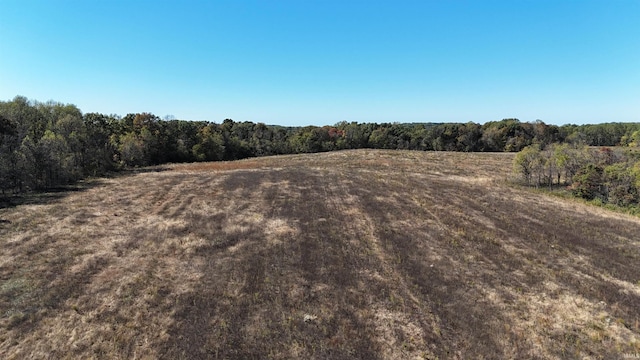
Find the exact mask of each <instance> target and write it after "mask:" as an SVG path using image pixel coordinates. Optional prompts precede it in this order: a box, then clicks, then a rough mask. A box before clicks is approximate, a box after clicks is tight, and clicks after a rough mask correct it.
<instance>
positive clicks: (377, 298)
mask: <svg viewBox="0 0 640 360" xmlns="http://www.w3.org/2000/svg"><path fill="white" fill-rule="evenodd" d="M511 160H512V155H511V154H463V153H429V152H426V153H425V152H403V151H373V150H358V151H345V152H335V153H325V154H310V155H295V156H280V157H270V158H262V159H252V160H246V161H239V162H233V163H210V164H189V165H172V166H170V167H169V168H170V169H169V170H166V171H161V172H141V173H137V174H133V175H131V176H123V177H118V178H113V179H102V180H100V181H99V182H96V183H94V184H92V186H88V187H87V188H86V189H85V190H84V191H76V192H70V193H68V194H64V196H61V197H56V198H49V199H47V198H45V199H46V201H42V202H40V203H38V202H31V203H26V204H24V205H20V206H17V207H13V208H5V209H0V219H2V220H3V221H2V222H0V246H1V247H2V252H1V253H0V357H1V358H3V359H23V358H110V359H111V358H122V359H125V358H126V359H132V358H165V359H180V358H183V359H194V358H220V359H231V358H237V359H251V358H275V359H289V358H331V359H341V358H343V359H351V358H363V359H378V358H379V359H403V358H406V359H409V358H411V359H414V358H440V359H449V358H461V359H466V358H540V359H551V358H576V359H578V358H580V359H583V358H587V359H589V358H592V359H599V358H603V359H604V358H606V359H611V358H622V357H625V356H631V355H635V354H639V353H640V335H639V331H640V324H639V322H640V286H639V285H640V283H639V281H640V261H639V260H640V235H639V234H640V220H639V219H637V218H633V217H629V216H626V215H622V214H616V213H610V212H607V211H605V210H602V209H598V208H594V207H590V206H587V205H584V204H581V203H579V202H573V201H569V200H562V199H558V198H554V197H547V196H545V195H541V194H538V193H534V192H531V191H528V190H526V189H520V188H516V187H512V186H510V185H509V184H508V183H507V182H506V181H505V180H506V179H507V178H508V176H509V171H510V169H511Z"/></svg>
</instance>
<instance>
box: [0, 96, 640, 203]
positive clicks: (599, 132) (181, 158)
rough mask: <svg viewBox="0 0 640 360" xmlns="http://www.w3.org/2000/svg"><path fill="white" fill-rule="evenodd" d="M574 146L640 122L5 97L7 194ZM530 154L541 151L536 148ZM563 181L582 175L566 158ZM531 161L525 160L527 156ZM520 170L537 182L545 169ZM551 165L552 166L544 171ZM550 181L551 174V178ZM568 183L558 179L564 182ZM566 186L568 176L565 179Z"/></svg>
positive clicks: (639, 130)
mask: <svg viewBox="0 0 640 360" xmlns="http://www.w3.org/2000/svg"><path fill="white" fill-rule="evenodd" d="M553 143H566V144H579V145H599V146H614V145H625V146H638V144H640V124H638V123H632V124H628V123H627V124H624V123H607V124H598V125H581V126H577V125H565V126H561V127H558V126H555V125H547V124H545V123H544V122H542V121H536V122H533V123H528V122H520V121H519V120H518V119H504V120H500V121H492V122H488V123H486V124H483V125H480V124H476V123H472V122H468V123H444V124H438V123H425V124H422V123H419V124H416V123H413V124H402V123H383V124H374V123H357V122H346V121H342V122H339V123H337V124H335V125H333V126H322V127H318V126H306V127H282V126H273V125H265V124H262V123H253V122H248V121H245V122H236V121H233V120H231V119H225V120H224V121H223V122H222V123H213V122H206V121H199V122H194V121H184V120H175V119H173V118H167V119H166V120H162V119H160V118H159V117H158V116H156V115H154V114H150V113H145V112H142V113H135V114H127V115H125V116H124V117H120V116H118V115H105V114H98V113H87V114H83V113H82V112H81V111H80V109H78V108H77V107H76V106H75V105H71V104H61V103H57V102H54V101H49V102H45V103H42V102H38V101H30V100H28V99H27V98H25V97H22V96H17V97H15V98H14V99H13V100H11V101H0V155H1V157H0V188H1V189H0V190H2V192H3V193H7V192H9V193H11V192H21V191H26V190H30V189H43V188H50V187H55V186H59V185H63V184H67V183H71V182H74V181H76V180H78V179H81V178H84V177H87V176H98V175H101V174H105V173H107V172H109V171H115V170H118V169H122V168H124V167H134V166H147V165H156V164H162V163H167V162H194V161H217V160H236V159H241V158H247V157H253V156H266V155H278V154H289V153H308V152H321V151H333V150H342V149H358V148H379V149H411V150H436V151H520V150H522V149H525V148H527V147H528V146H530V145H532V144H536V146H538V147H539V148H540V149H543V148H544V147H545V146H546V145H548V144H553ZM527 151H529V152H531V151H532V150H527ZM553 151H558V152H559V154H558V155H557V156H558V158H557V159H556V160H554V161H557V162H559V163H558V164H556V165H554V166H556V168H563V169H565V167H566V166H569V167H568V168H566V169H565V173H564V175H563V176H565V177H566V176H574V175H576V171H577V170H576V169H575V168H573V167H571V166H575V165H571V166H570V165H568V164H566V163H564V162H563V161H568V160H562V159H564V158H563V156H564V155H562V153H563V152H567V151H570V150H568V148H566V147H559V148H558V149H555V150H553ZM523 156H524V155H523ZM522 161H523V162H522V163H521V164H520V165H519V166H521V167H522V169H528V170H526V172H527V171H528V172H530V173H531V176H537V175H535V174H538V175H539V173H536V171H538V170H536V169H538V168H536V166H537V167H540V166H542V167H543V168H544V169H546V170H545V171H549V173H553V171H552V170H549V169H550V166H551V164H546V165H544V164H543V165H541V164H537V163H535V162H534V163H531V164H529V163H526V161H525V160H522ZM545 166H546V167H545ZM544 179H546V180H545V181H551V180H552V179H550V175H549V176H546V175H545V177H544ZM558 179H559V178H558ZM558 181H559V180H558Z"/></svg>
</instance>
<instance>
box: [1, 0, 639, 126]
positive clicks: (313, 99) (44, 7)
mask: <svg viewBox="0 0 640 360" xmlns="http://www.w3.org/2000/svg"><path fill="white" fill-rule="evenodd" d="M16 95H23V96H26V97H28V98H30V99H33V100H39V101H47V100H55V101H59V102H63V103H72V104H75V105H77V106H78V107H79V108H80V109H81V110H82V111H83V112H85V113H87V112H100V113H105V114H112V113H114V114H119V115H123V116H124V115H126V114H127V113H133V112H144V111H146V112H151V113H154V114H156V115H158V116H160V117H164V116H165V115H174V116H175V117H176V118H178V119H184V120H209V121H214V122H221V121H222V120H224V119H225V118H231V119H233V120H236V121H254V122H263V123H266V124H279V125H310V124H313V125H331V124H335V123H336V122H339V121H342V120H346V121H358V122H468V121H473V122H477V123H484V122H486V121H492V120H500V119H503V118H510V117H515V118H518V119H520V120H521V121H534V120H536V119H541V120H543V121H544V122H546V123H551V124H558V125H561V124H565V123H576V124H583V123H600V122H610V121H640V0H597V1H596V0H581V1H577V0H566V1H565V0H468V1H462V0H420V1H403V0H396V1H375V0H362V1H349V0H335V1H334V0H324V1H320V0H318V1H310V0H252V1H248V0H247V1H242V0H229V1H223V0H211V1H189V0H182V1H158V0H153V1H134V0H131V1H120V0H75V1H71V0H47V1H35V0H0V100H5V101H6V100H10V99H12V98H13V97H14V96H16Z"/></svg>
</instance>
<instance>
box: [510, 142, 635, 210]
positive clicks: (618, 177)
mask: <svg viewBox="0 0 640 360" xmlns="http://www.w3.org/2000/svg"><path fill="white" fill-rule="evenodd" d="M513 165H514V171H515V173H516V174H517V175H518V176H519V177H520V179H521V180H522V181H523V182H525V183H526V184H528V185H533V186H548V187H553V186H566V187H567V188H568V189H569V190H570V191H571V192H572V193H573V195H575V196H577V197H581V198H583V199H587V200H595V201H598V202H600V203H604V204H614V205H618V206H623V207H637V206H638V205H639V204H640V148H638V147H628V148H622V147H619V148H615V149H611V148H609V147H589V146H587V145H580V144H567V143H564V144H558V143H555V144H549V145H547V146H541V145H539V144H534V145H530V146H527V147H525V148H524V149H523V150H522V151H520V152H519V153H518V154H516V157H515V159H514V163H513Z"/></svg>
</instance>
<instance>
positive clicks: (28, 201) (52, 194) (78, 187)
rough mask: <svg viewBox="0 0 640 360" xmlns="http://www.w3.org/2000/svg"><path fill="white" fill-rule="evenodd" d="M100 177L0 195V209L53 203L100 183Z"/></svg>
mask: <svg viewBox="0 0 640 360" xmlns="http://www.w3.org/2000/svg"><path fill="white" fill-rule="evenodd" d="M102 184H103V182H102V181H101V180H100V179H91V180H86V181H83V182H79V183H77V184H74V185H66V186H58V187H54V188H49V189H46V190H42V191H31V192H28V193H22V194H15V195H7V196H0V209H9V208H14V207H17V206H21V205H43V204H51V203H55V202H57V201H59V200H61V199H64V198H65V197H67V196H69V195H71V194H74V193H77V192H82V191H86V190H89V189H91V188H94V187H96V186H100V185H102Z"/></svg>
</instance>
